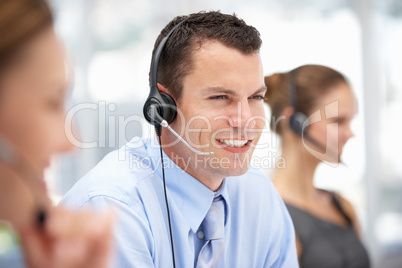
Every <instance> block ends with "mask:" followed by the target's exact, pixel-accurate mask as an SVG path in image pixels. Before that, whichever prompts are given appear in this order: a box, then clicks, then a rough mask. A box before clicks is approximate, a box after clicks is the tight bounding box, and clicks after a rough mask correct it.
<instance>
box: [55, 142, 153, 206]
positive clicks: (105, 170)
mask: <svg viewBox="0 0 402 268" xmlns="http://www.w3.org/2000/svg"><path fill="white" fill-rule="evenodd" d="M146 143H147V140H146V139H140V140H138V141H136V142H135V143H134V142H129V143H127V144H126V145H125V146H123V147H122V148H120V149H119V150H115V151H112V152H110V153H109V154H107V155H106V156H105V157H104V158H103V159H102V160H101V161H100V162H99V163H98V164H97V165H96V166H95V167H94V168H93V169H92V170H90V171H89V172H88V173H87V174H86V175H85V176H84V177H82V178H81V179H80V180H79V181H78V182H77V183H76V184H75V185H74V186H73V187H72V188H71V189H70V191H69V192H68V193H67V194H66V195H65V196H64V197H63V200H62V203H64V204H67V206H70V207H74V208H78V207H80V206H83V205H84V204H85V203H86V202H88V201H89V200H90V199H92V198H95V197H98V196H103V197H107V198H112V199H116V200H119V201H120V202H123V203H126V204H129V203H130V202H131V199H132V198H133V197H134V196H135V192H136V191H137V188H138V185H139V184H143V183H146V182H147V181H150V180H151V179H152V178H153V177H155V176H156V174H155V172H154V171H153V169H154V168H153V163H152V161H151V159H150V157H149V156H148V153H147V149H146V146H147V145H146Z"/></svg>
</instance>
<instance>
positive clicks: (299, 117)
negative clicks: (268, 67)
mask: <svg viewBox="0 0 402 268" xmlns="http://www.w3.org/2000/svg"><path fill="white" fill-rule="evenodd" d="M289 76H290V77H289V80H290V81H289V103H290V105H291V107H292V108H293V110H294V112H293V115H292V116H291V117H290V118H289V126H290V129H291V130H292V131H293V132H294V133H296V134H298V135H300V136H302V137H304V136H308V135H307V126H305V124H306V122H307V120H308V117H307V115H306V114H305V113H303V112H301V111H299V109H298V107H297V84H296V76H297V70H294V71H293V72H291V73H290V74H289Z"/></svg>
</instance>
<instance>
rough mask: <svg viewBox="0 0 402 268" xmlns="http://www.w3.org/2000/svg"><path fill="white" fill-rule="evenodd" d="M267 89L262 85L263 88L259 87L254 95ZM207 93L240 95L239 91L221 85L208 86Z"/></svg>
mask: <svg viewBox="0 0 402 268" xmlns="http://www.w3.org/2000/svg"><path fill="white" fill-rule="evenodd" d="M266 90H267V87H266V86H262V87H261V88H259V89H257V90H256V91H255V92H254V93H253V94H252V95H255V94H259V93H262V92H265V91H266ZM206 93H207V94H226V95H232V96H237V95H238V93H237V92H236V91H235V90H232V89H227V88H221V87H210V88H207V89H206Z"/></svg>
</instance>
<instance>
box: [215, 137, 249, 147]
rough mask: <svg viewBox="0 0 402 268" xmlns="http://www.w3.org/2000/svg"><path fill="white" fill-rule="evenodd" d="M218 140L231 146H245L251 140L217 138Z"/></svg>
mask: <svg viewBox="0 0 402 268" xmlns="http://www.w3.org/2000/svg"><path fill="white" fill-rule="evenodd" d="M217 141H218V142H220V143H222V144H225V145H227V146H230V147H243V146H245V145H246V144H247V143H248V142H250V140H221V139H217Z"/></svg>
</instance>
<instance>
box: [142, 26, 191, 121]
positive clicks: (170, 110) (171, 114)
mask: <svg viewBox="0 0 402 268" xmlns="http://www.w3.org/2000/svg"><path fill="white" fill-rule="evenodd" d="M184 21H185V20H183V21H181V22H179V23H178V24H176V25H175V26H174V27H173V28H172V29H171V30H170V32H169V33H168V34H167V35H166V36H165V37H164V38H163V39H162V40H161V42H160V43H159V45H158V47H157V48H156V50H155V53H154V56H153V58H152V61H151V70H150V73H149V80H150V81H149V82H150V87H151V89H150V92H149V96H148V98H147V100H146V101H145V104H144V108H143V113H144V117H145V119H146V120H147V121H148V122H149V123H150V124H151V125H154V126H156V127H158V126H160V125H161V123H162V122H161V119H163V120H165V121H166V122H167V123H168V124H170V123H172V122H173V121H174V119H175V118H176V115H177V106H176V103H175V101H174V100H173V98H172V97H171V96H170V95H169V94H166V93H164V92H159V88H158V86H157V85H158V79H157V74H158V64H159V58H160V55H161V53H162V50H163V48H164V47H165V44H166V42H167V41H168V39H169V37H170V35H171V34H172V33H173V32H174V30H176V29H177V27H179V26H180V25H181V24H182V23H183V22H184ZM151 107H152V108H153V109H150V108H151ZM155 108H156V109H155ZM155 110H156V113H157V114H155Z"/></svg>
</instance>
